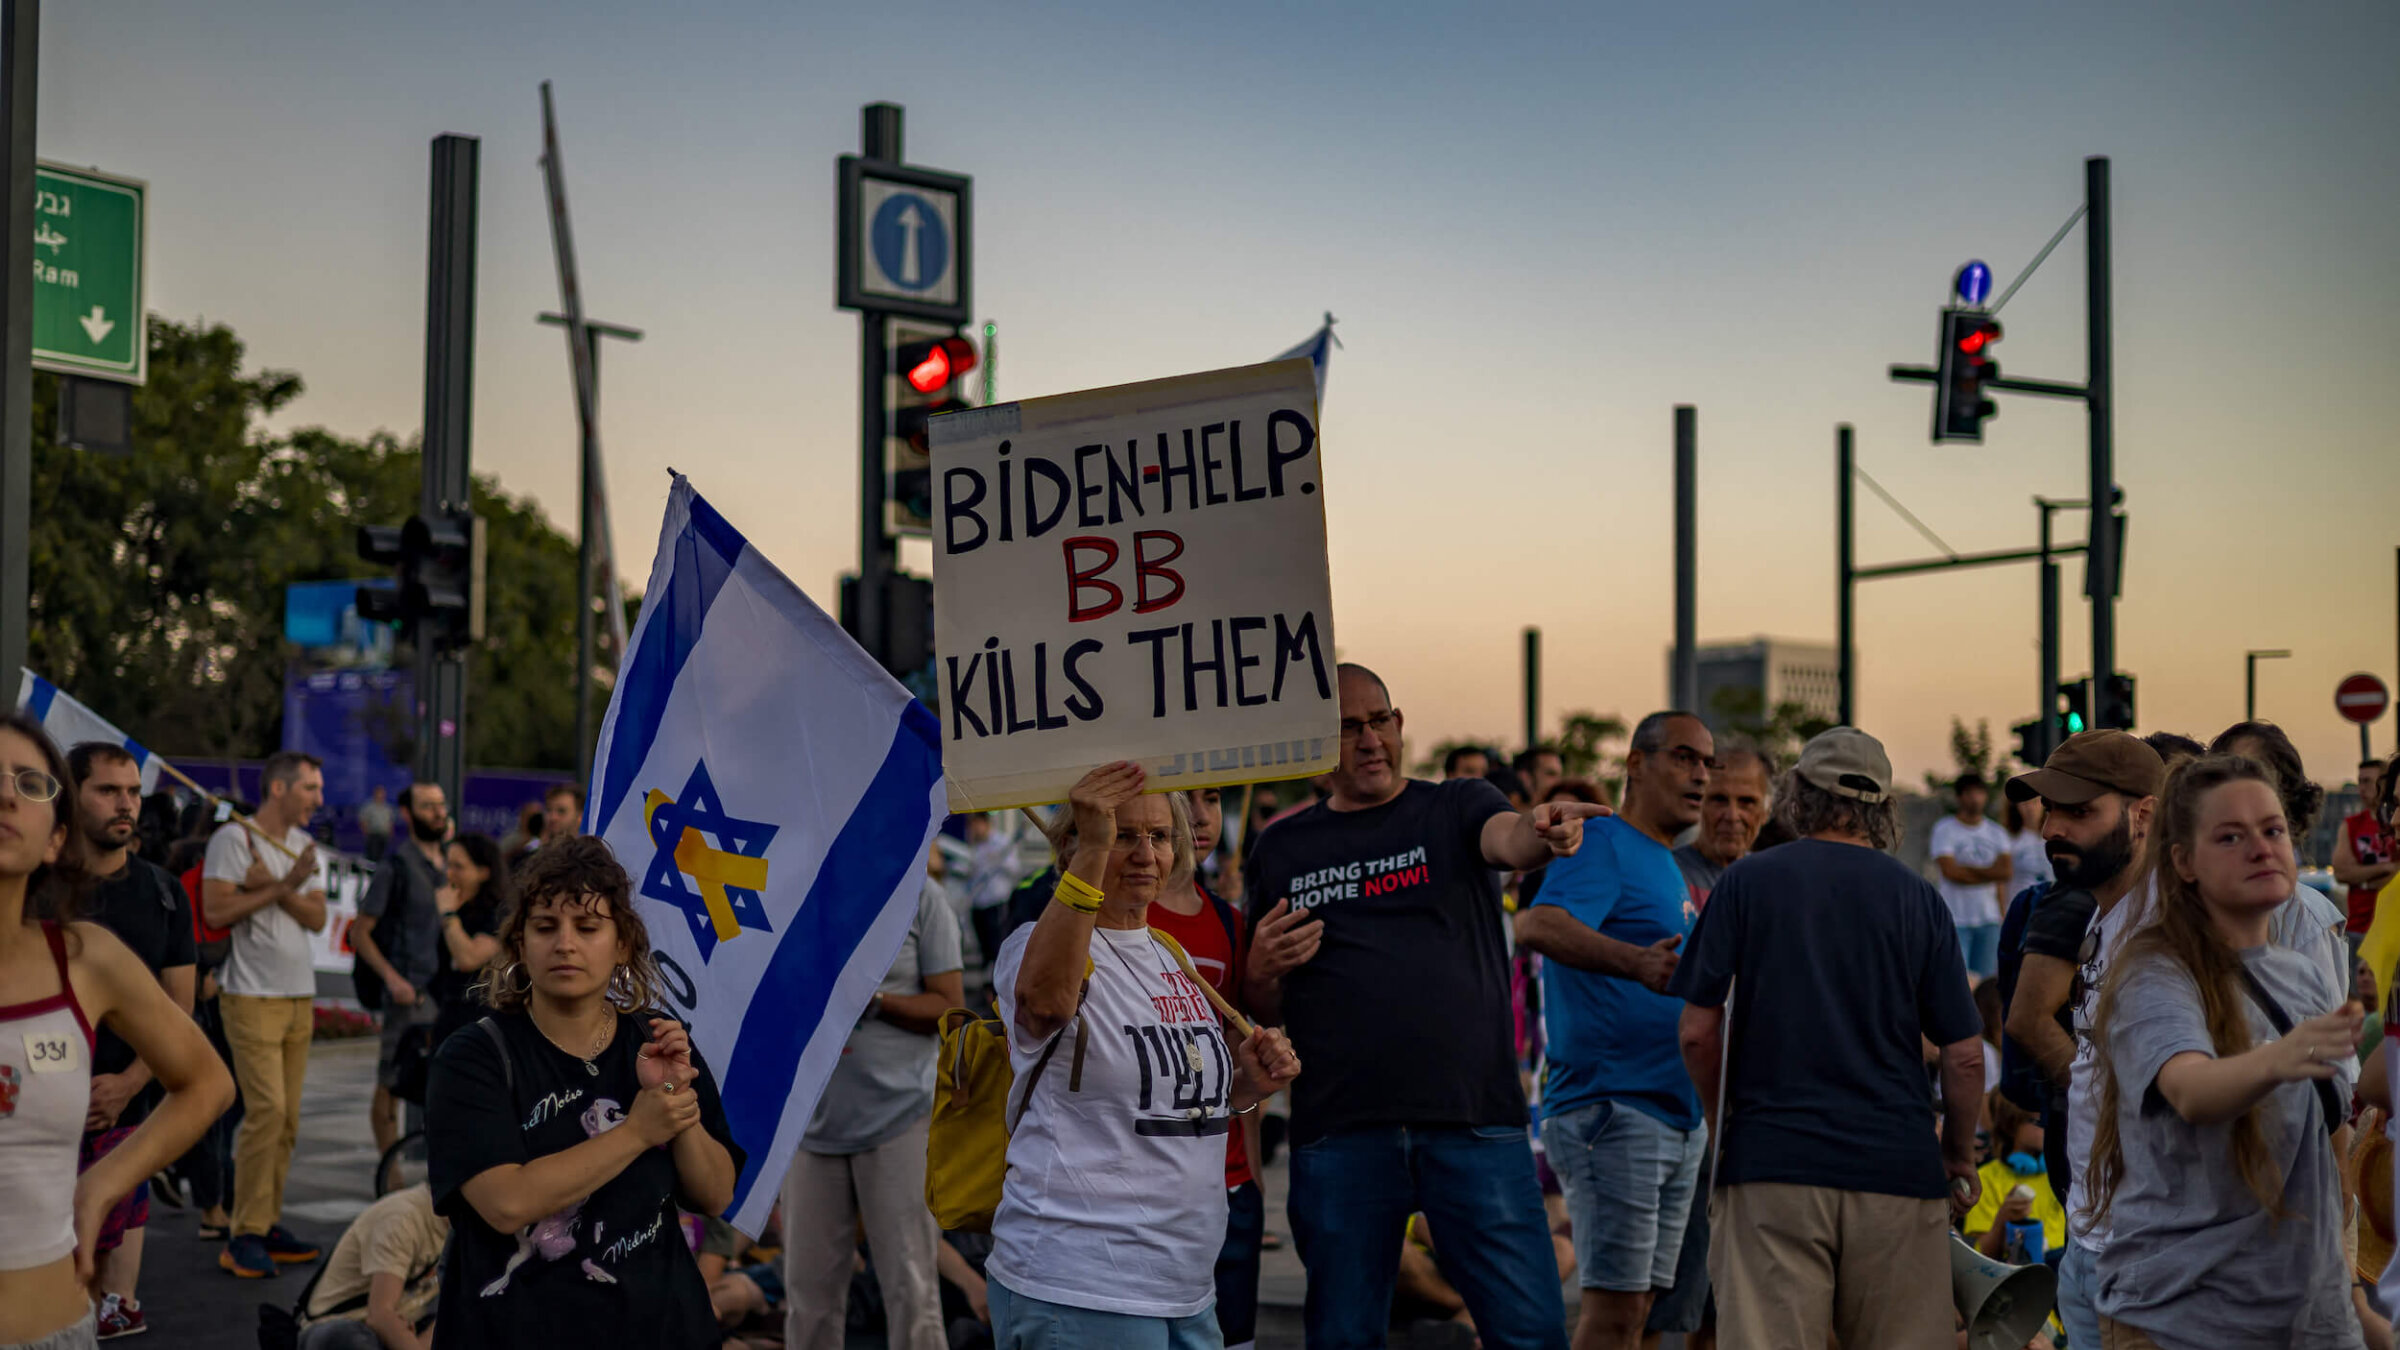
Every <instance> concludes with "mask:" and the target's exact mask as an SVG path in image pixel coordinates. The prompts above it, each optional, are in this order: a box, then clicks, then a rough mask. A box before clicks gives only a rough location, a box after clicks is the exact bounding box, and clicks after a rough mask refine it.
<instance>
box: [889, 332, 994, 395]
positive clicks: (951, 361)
mask: <svg viewBox="0 0 2400 1350" xmlns="http://www.w3.org/2000/svg"><path fill="white" fill-rule="evenodd" d="M898 365H899V368H900V374H901V378H903V379H905V380H907V381H908V387H909V388H911V389H914V390H916V391H917V392H918V393H920V394H931V393H936V392H938V391H940V389H941V388H942V386H944V385H946V384H948V383H950V382H951V381H952V380H955V379H957V378H958V377H959V376H961V375H964V374H966V373H967V372H968V371H970V370H973V369H974V368H975V344H974V343H972V342H969V341H967V340H966V339H965V338H962V337H947V338H940V339H937V340H935V341H932V342H912V343H910V344H909V345H907V346H905V347H902V348H901V349H900V352H899V360H898Z"/></svg>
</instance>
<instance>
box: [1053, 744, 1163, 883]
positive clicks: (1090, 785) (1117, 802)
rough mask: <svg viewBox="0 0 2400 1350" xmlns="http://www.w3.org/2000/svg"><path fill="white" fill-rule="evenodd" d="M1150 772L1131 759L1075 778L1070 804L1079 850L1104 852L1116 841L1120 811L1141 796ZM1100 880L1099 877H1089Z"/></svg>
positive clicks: (1089, 878)
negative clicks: (1118, 813) (1145, 771)
mask: <svg viewBox="0 0 2400 1350" xmlns="http://www.w3.org/2000/svg"><path fill="white" fill-rule="evenodd" d="M1148 777H1149V775H1148V774H1146V773H1144V772H1143V771H1142V766H1141V765H1139V764H1136V763H1134V762H1133V761H1132V760H1129V759H1121V760H1118V761H1117V762H1116V763H1114V764H1103V765H1101V766H1100V767H1099V768H1097V769H1094V770H1092V771H1091V772H1090V773H1087V774H1085V775H1084V776H1083V777H1082V778H1080V779H1078V780H1076V783H1075V786H1074V788H1073V789H1071V790H1070V791H1069V792H1068V793H1067V806H1068V807H1069V809H1071V810H1072V811H1074V813H1075V847H1076V851H1077V852H1078V853H1080V852H1084V851H1085V850H1091V851H1092V852H1094V853H1099V854H1104V853H1106V852H1107V851H1108V850H1109V849H1110V848H1112V847H1114V846H1115V844H1116V842H1117V811H1118V809H1119V808H1121V807H1123V806H1124V805H1125V804H1126V803H1127V802H1130V801H1132V800H1133V799H1134V798H1136V797H1139V796H1141V795H1142V784H1143V782H1144V781H1146V780H1147V779H1148ZM1084 879H1085V880H1087V881H1097V880H1098V878H1097V877H1086V878H1084Z"/></svg>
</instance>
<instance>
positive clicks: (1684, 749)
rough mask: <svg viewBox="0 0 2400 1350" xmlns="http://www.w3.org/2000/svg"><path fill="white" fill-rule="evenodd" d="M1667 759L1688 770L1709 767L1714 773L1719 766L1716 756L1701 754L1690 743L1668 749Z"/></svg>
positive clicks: (1677, 766) (1679, 767)
mask: <svg viewBox="0 0 2400 1350" xmlns="http://www.w3.org/2000/svg"><path fill="white" fill-rule="evenodd" d="M1666 760H1667V762H1668V763H1670V764H1673V765H1674V766H1675V767H1676V768H1678V769H1682V770H1684V771H1686V772H1689V771H1691V770H1693V769H1707V770H1709V771H1710V772H1712V773H1713V772H1715V770H1716V768H1717V761H1716V759H1715V757H1713V756H1710V755H1704V754H1701V753H1700V752H1699V751H1697V750H1694V749H1693V748H1692V747H1690V746H1688V745H1679V746H1676V747H1675V748H1674V749H1672V750H1669V751H1667V753H1666Z"/></svg>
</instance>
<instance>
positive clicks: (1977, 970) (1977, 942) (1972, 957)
mask: <svg viewBox="0 0 2400 1350" xmlns="http://www.w3.org/2000/svg"><path fill="white" fill-rule="evenodd" d="M1958 952H1959V955H1961V956H1963V957H1965V958H1966V959H1967V973H1968V974H1969V975H1975V976H1991V975H1997V974H1999V973H2000V925H1998V924H1996V923H1962V924H1960V925H1959V926H1958Z"/></svg>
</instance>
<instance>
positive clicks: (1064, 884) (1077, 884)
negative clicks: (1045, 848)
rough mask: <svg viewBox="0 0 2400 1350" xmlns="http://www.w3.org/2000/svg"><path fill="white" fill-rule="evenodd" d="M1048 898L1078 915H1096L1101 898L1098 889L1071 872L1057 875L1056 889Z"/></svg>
mask: <svg viewBox="0 0 2400 1350" xmlns="http://www.w3.org/2000/svg"><path fill="white" fill-rule="evenodd" d="M1050 898H1051V899H1053V900H1056V901H1057V902H1058V903H1060V904H1062V905H1065V906H1066V907H1067V908H1069V909H1071V910H1074V911H1075V912H1076V913H1078V914H1097V913H1099V912H1100V901H1101V899H1102V896H1101V894H1100V888H1099V887H1097V886H1094V885H1093V884H1092V883H1090V882H1088V881H1085V880H1084V879H1083V878H1082V877H1079V876H1077V875H1075V874H1074V873H1073V872H1061V873H1059V874H1058V887H1057V889H1055V890H1053V891H1052V892H1051V893H1050Z"/></svg>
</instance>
